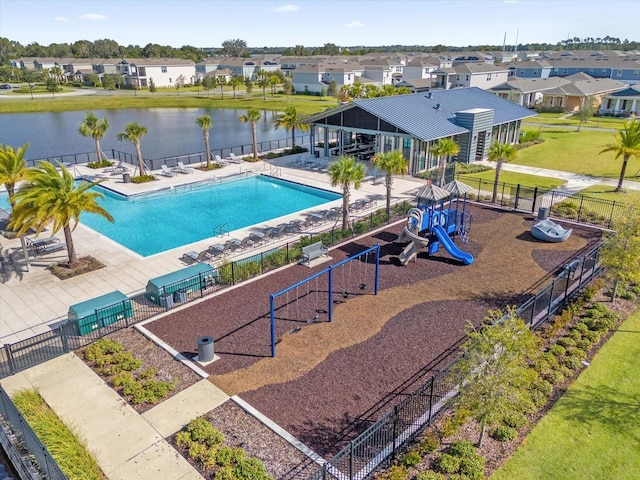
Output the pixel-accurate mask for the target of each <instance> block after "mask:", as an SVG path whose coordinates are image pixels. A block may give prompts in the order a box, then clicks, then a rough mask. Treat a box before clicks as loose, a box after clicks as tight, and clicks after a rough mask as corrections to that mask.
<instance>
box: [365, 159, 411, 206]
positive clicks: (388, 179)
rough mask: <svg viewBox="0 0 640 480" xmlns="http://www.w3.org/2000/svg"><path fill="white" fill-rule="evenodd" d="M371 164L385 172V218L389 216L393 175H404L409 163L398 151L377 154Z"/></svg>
mask: <svg viewBox="0 0 640 480" xmlns="http://www.w3.org/2000/svg"><path fill="white" fill-rule="evenodd" d="M371 163H372V164H373V165H375V166H377V167H378V168H380V169H381V170H384V172H385V174H386V175H385V179H384V186H385V187H387V216H389V215H390V214H391V186H392V185H393V176H394V175H404V174H406V173H407V172H408V171H409V162H408V161H407V159H406V158H404V155H402V152H401V151H400V150H393V151H391V152H384V153H378V154H377V155H376V156H374V157H373V158H372V159H371Z"/></svg>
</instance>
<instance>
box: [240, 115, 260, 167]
mask: <svg viewBox="0 0 640 480" xmlns="http://www.w3.org/2000/svg"><path fill="white" fill-rule="evenodd" d="M261 118H262V114H261V113H260V110H257V109H255V108H250V109H249V110H247V113H246V114H245V115H240V121H241V122H243V123H250V124H251V137H252V138H253V158H255V159H256V160H257V159H258V137H257V126H258V122H259V121H260V119H261Z"/></svg>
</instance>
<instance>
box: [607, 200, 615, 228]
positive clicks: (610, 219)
mask: <svg viewBox="0 0 640 480" xmlns="http://www.w3.org/2000/svg"><path fill="white" fill-rule="evenodd" d="M615 210H616V201H615V200H614V201H613V204H612V205H611V213H610V214H609V222H608V224H607V227H609V228H611V224H612V223H613V212H614V211H615Z"/></svg>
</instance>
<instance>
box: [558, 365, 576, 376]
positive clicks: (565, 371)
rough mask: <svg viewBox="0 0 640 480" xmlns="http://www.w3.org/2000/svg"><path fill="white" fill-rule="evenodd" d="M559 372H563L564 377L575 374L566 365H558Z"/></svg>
mask: <svg viewBox="0 0 640 480" xmlns="http://www.w3.org/2000/svg"><path fill="white" fill-rule="evenodd" d="M556 371H557V372H559V373H561V374H562V375H563V376H564V378H571V377H572V376H573V371H572V370H570V369H569V367H567V366H566V365H560V366H559V367H558V370H556Z"/></svg>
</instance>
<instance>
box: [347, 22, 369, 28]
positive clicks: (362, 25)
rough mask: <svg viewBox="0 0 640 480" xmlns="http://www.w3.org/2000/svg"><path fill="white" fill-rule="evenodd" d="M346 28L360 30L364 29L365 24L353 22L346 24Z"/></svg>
mask: <svg viewBox="0 0 640 480" xmlns="http://www.w3.org/2000/svg"><path fill="white" fill-rule="evenodd" d="M344 26H345V27H347V28H360V27H364V23H362V22H359V21H358V20H354V21H353V22H349V23H345V24H344Z"/></svg>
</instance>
